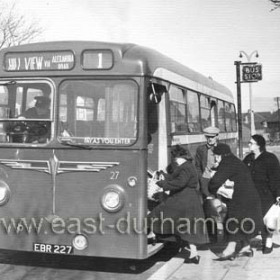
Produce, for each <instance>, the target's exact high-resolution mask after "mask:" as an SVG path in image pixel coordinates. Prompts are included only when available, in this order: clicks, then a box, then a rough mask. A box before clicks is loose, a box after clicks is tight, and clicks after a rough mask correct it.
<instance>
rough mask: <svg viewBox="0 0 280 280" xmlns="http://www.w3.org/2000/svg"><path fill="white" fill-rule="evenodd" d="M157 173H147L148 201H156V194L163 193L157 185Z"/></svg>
mask: <svg viewBox="0 0 280 280" xmlns="http://www.w3.org/2000/svg"><path fill="white" fill-rule="evenodd" d="M158 181H159V180H158V179H157V172H156V171H155V172H149V171H148V187H147V192H148V193H147V197H148V199H149V200H153V201H157V200H158V197H156V194H157V193H160V192H163V189H162V188H161V187H160V186H158V185H157V182H158Z"/></svg>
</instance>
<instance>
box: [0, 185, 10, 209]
mask: <svg viewBox="0 0 280 280" xmlns="http://www.w3.org/2000/svg"><path fill="white" fill-rule="evenodd" d="M10 193H11V192H10V188H9V186H8V185H7V183H5V182H4V181H2V180H0V206H1V205H4V204H6V203H7V202H8V201H9V198H10Z"/></svg>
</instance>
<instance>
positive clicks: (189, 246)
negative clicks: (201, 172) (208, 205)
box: [149, 145, 208, 264]
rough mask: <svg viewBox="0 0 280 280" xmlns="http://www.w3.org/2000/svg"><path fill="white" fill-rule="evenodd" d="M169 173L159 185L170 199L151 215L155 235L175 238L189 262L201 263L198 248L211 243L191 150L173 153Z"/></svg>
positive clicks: (179, 149) (164, 174) (175, 149)
mask: <svg viewBox="0 0 280 280" xmlns="http://www.w3.org/2000/svg"><path fill="white" fill-rule="evenodd" d="M171 154H172V158H173V164H172V168H169V170H170V172H171V173H169V174H167V173H162V172H161V173H162V175H163V176H164V180H162V181H159V182H158V183H157V184H158V185H159V186H160V187H161V188H162V189H163V190H164V191H169V192H170V193H169V195H168V196H167V197H166V198H165V200H164V201H162V202H161V203H160V204H159V205H158V206H156V207H155V208H154V209H153V210H152V212H151V213H150V214H149V217H150V218H151V221H152V220H153V222H152V225H151V226H152V227H151V229H152V231H153V232H154V233H155V234H158V235H175V237H176V240H177V242H179V245H180V247H181V249H182V251H186V252H187V253H188V256H189V257H188V259H186V262H191V263H196V264H198V263H199V260H200V257H199V256H198V253H197V248H196V244H205V243H207V242H208V235H207V230H206V229H205V225H204V212H203V208H202V205H201V200H200V195H199V193H198V175H197V172H196V169H195V166H194V164H193V163H192V157H191V154H190V152H189V151H188V150H186V149H184V148H183V147H181V146H179V145H177V146H176V147H175V148H174V149H173V150H172V152H171Z"/></svg>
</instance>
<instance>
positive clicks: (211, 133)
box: [195, 126, 220, 197]
mask: <svg viewBox="0 0 280 280" xmlns="http://www.w3.org/2000/svg"><path fill="white" fill-rule="evenodd" d="M203 132H204V135H205V137H206V144H203V145H201V146H198V148H197V150H196V155H195V166H196V169H197V173H198V176H199V182H200V190H201V193H202V195H203V197H209V196H211V194H210V192H209V191H208V183H209V181H210V178H211V174H212V168H214V167H215V160H214V154H213V148H214V147H215V146H216V145H217V143H218V137H219V133H220V130H219V129H218V128H217V127H215V126H209V127H207V128H205V129H204V130H203Z"/></svg>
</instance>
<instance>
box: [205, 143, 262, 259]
mask: <svg viewBox="0 0 280 280" xmlns="http://www.w3.org/2000/svg"><path fill="white" fill-rule="evenodd" d="M213 152H214V154H215V158H216V160H217V162H218V163H219V166H218V168H217V172H216V173H215V175H214V176H213V178H212V179H211V180H210V183H209V190H210V192H211V193H213V194H215V195H216V194H217V191H218V189H219V188H220V187H221V186H222V185H223V184H224V183H225V182H226V181H227V180H230V181H232V182H234V187H233V194H232V198H231V199H224V202H225V203H226V205H227V218H226V229H227V233H228V240H229V243H228V246H227V247H226V249H225V250H224V252H223V255H222V257H221V258H222V259H229V258H230V257H233V256H234V255H235V253H236V252H235V250H236V245H237V242H241V243H242V244H241V245H242V249H241V252H240V255H243V254H245V255H246V254H250V252H251V248H250V245H249V244H250V243H249V240H250V239H251V238H253V237H254V236H256V235H258V234H259V232H260V230H261V229H262V227H263V219H262V212H261V201H260V197H259V194H258V192H257V190H256V188H255V186H254V183H253V181H252V178H251V174H250V172H249V170H248V169H247V168H246V166H245V164H244V163H243V162H242V161H241V160H239V159H238V158H237V157H236V156H234V155H233V154H232V153H231V150H230V147H229V146H228V145H226V144H223V143H220V144H218V145H217V146H216V147H215V148H214V150H213Z"/></svg>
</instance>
